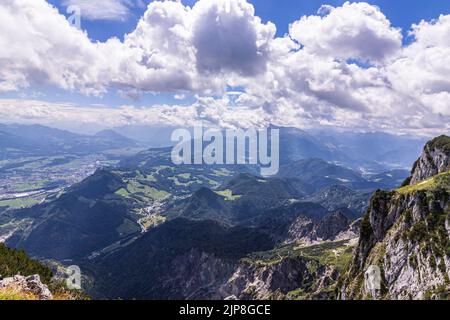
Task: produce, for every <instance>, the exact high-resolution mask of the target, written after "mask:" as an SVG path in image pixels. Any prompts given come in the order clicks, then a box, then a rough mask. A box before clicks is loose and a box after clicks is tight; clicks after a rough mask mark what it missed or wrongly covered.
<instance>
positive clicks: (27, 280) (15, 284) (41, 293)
mask: <svg viewBox="0 0 450 320" xmlns="http://www.w3.org/2000/svg"><path fill="white" fill-rule="evenodd" d="M6 288H14V289H19V290H21V291H23V292H25V293H31V294H34V295H36V296H37V297H39V299H40V300H51V299H52V298H53V296H52V293H51V292H50V290H49V289H48V287H47V286H46V285H45V284H43V283H42V282H41V278H40V277H39V275H37V274H36V275H32V276H28V277H24V276H20V275H16V276H14V277H9V278H5V279H3V280H0V289H6Z"/></svg>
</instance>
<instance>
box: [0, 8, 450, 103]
mask: <svg viewBox="0 0 450 320" xmlns="http://www.w3.org/2000/svg"><path fill="white" fill-rule="evenodd" d="M48 2H49V3H51V4H53V5H54V6H56V7H57V8H58V9H59V11H60V12H61V13H62V14H65V15H67V14H66V6H65V5H64V1H61V0H49V1H48ZM182 2H183V3H184V4H186V5H189V6H193V5H194V4H195V2H196V0H183V1H182ZM249 2H250V3H252V4H253V6H254V7H255V14H256V15H257V16H259V17H260V18H261V19H262V20H263V22H268V21H271V22H273V23H274V24H275V25H276V27H277V36H283V35H284V34H286V33H287V32H288V28H289V24H290V23H292V22H293V21H296V20H298V19H299V18H300V17H302V16H304V15H314V14H317V10H318V9H319V8H320V7H321V6H322V5H324V4H329V5H332V6H340V5H342V4H343V3H345V2H346V1H344V0H327V1H323V0H298V1H297V0H296V1H293V0H250V1H249ZM350 2H358V1H350ZM365 2H367V3H370V4H373V5H376V6H379V7H380V8H381V10H382V12H383V13H384V14H385V15H386V16H387V18H388V19H389V20H390V21H391V22H392V24H393V25H394V26H395V27H398V28H402V33H403V35H404V42H408V41H409V39H408V37H407V33H408V30H409V29H410V27H411V25H412V24H413V23H418V22H420V21H421V20H422V19H424V20H431V19H435V18H438V17H439V15H440V14H447V13H450V1H442V0H427V1H423V0H395V1H393V0H368V1H365ZM129 12H130V14H129V16H128V17H127V18H126V19H124V20H94V21H92V20H86V19H82V28H83V29H84V30H86V31H87V32H88V35H89V37H90V38H91V39H92V40H93V41H106V40H107V39H109V38H111V37H118V38H120V39H123V36H124V35H125V34H127V33H130V32H132V31H133V30H134V29H135V27H136V24H137V23H138V21H139V19H140V17H141V16H142V15H143V13H144V12H145V6H144V7H140V8H139V7H138V6H134V7H132V8H130V9H129ZM36 92H40V93H43V94H44V95H45V98H46V100H47V101H50V102H67V101H70V102H73V103H79V104H83V105H87V104H105V105H108V106H120V105H123V104H138V105H152V104H164V103H168V104H170V103H178V104H180V103H181V104H183V103H184V104H188V103H191V102H192V100H193V98H192V96H188V97H187V99H185V101H182V102H180V101H178V100H175V99H174V98H173V94H170V93H164V94H156V95H154V94H144V95H143V96H142V97H140V99H139V101H133V100H131V99H129V98H122V97H120V96H119V95H118V94H117V92H116V91H115V90H110V91H109V92H108V93H107V94H105V95H104V96H103V97H101V98H96V97H86V96H84V95H81V94H78V93H76V92H66V91H64V90H60V89H57V88H54V87H46V86H34V87H33V88H29V89H25V90H22V91H21V92H18V93H8V94H0V97H3V98H17V97H33V96H34V95H35V93H36Z"/></svg>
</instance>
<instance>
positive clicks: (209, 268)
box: [159, 249, 235, 300]
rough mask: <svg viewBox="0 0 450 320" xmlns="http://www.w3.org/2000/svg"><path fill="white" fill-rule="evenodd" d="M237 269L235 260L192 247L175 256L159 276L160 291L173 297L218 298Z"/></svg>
mask: <svg viewBox="0 0 450 320" xmlns="http://www.w3.org/2000/svg"><path fill="white" fill-rule="evenodd" d="M234 268H235V264H234V263H231V262H229V261H226V260H224V259H220V258H218V257H216V256H215V255H213V254H209V253H206V252H202V251H199V250H197V249H191V250H190V251H189V252H187V253H185V254H183V255H180V256H178V257H176V258H175V259H173V261H172V263H171V265H170V268H169V269H170V270H167V271H168V273H167V275H166V276H164V277H163V278H162V279H160V283H161V288H160V289H159V290H162V291H163V292H165V294H166V296H167V298H171V299H188V300H195V299H217V298H219V297H218V294H217V292H218V288H219V287H220V286H221V285H222V284H223V283H224V282H226V281H227V279H228V278H229V277H230V275H231V274H232V273H233V270H234Z"/></svg>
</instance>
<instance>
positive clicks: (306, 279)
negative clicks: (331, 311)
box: [219, 257, 337, 300]
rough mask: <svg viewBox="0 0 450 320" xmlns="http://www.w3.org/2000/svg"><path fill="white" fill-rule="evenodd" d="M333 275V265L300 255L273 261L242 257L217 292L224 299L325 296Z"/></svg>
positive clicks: (332, 281)
mask: <svg viewBox="0 0 450 320" xmlns="http://www.w3.org/2000/svg"><path fill="white" fill-rule="evenodd" d="M336 278H337V271H336V270H335V269H333V268H330V267H326V266H322V265H319V264H318V263H317V262H316V261H314V260H308V259H304V258H301V257H296V258H283V259H280V260H279V261H276V262H273V263H258V262H252V261H242V262H241V263H240V264H239V266H238V267H237V268H236V271H235V272H234V273H233V275H232V276H231V277H230V279H229V280H228V281H227V282H226V283H225V284H224V285H223V286H221V288H220V289H219V293H220V298H221V299H226V300H261V299H289V298H300V296H298V295H299V294H301V295H302V296H303V297H304V296H308V298H310V299H314V298H316V299H327V298H330V297H329V296H325V295H326V293H327V288H329V287H330V286H331V285H332V284H333V283H334V282H335V280H336ZM328 294H330V292H328Z"/></svg>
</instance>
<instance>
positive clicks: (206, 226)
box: [0, 129, 448, 300]
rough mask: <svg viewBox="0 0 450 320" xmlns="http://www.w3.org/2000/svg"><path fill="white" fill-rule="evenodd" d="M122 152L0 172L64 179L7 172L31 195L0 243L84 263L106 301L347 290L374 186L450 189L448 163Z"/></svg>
mask: <svg viewBox="0 0 450 320" xmlns="http://www.w3.org/2000/svg"><path fill="white" fill-rule="evenodd" d="M288 132H289V135H290V136H289V137H290V139H293V141H294V143H296V142H295V138H293V137H292V133H293V132H292V130H291V129H290V130H288ZM109 134H111V133H109ZM294 136H295V135H294ZM290 139H288V140H286V136H281V141H285V143H287V142H286V141H290ZM439 146H440V144H439ZM115 150H116V152H112V150H104V151H102V152H100V153H99V155H72V156H68V155H66V156H65V157H66V158H64V157H61V156H52V157H49V158H47V159H45V158H44V159H43V157H40V158H36V159H35V160H33V159H32V158H29V160H26V161H22V160H21V161H19V162H18V163H19V165H16V166H15V167H14V169H12V168H8V167H7V166H6V167H3V171H2V172H5V173H6V174H9V176H8V177H12V176H13V175H17V176H21V177H23V179H24V180H25V172H33V174H32V175H31V176H32V177H34V176H36V179H37V180H36V181H38V180H39V178H38V177H39V176H40V175H41V174H42V175H44V174H47V176H46V179H50V178H49V177H51V179H50V180H51V181H56V178H57V177H59V178H60V180H59V183H60V185H56V184H55V185H54V187H53V188H52V187H51V186H52V185H51V184H45V183H44V182H43V181H45V180H43V181H42V180H41V182H40V183H35V184H33V183H34V182H33V181H34V180H33V179H28V184H26V183H24V182H21V180H20V179H18V180H13V179H12V180H10V182H11V183H9V184H8V186H7V187H6V188H4V193H3V197H6V195H7V194H12V195H14V196H15V197H14V196H12V200H14V201H18V203H19V202H20V201H25V200H23V199H27V198H31V199H35V202H25V203H23V204H17V205H15V203H9V205H5V206H4V209H3V212H2V213H1V214H0V239H1V241H2V242H5V244H6V245H7V246H8V247H12V248H20V249H24V250H25V251H26V252H27V253H28V254H29V255H31V256H32V257H34V258H38V259H40V260H41V261H53V262H57V263H58V264H62V265H69V264H76V265H79V266H80V268H81V270H82V271H83V275H84V276H85V277H86V279H89V280H88V281H86V283H85V286H84V287H83V289H84V290H85V292H87V293H88V294H89V295H91V296H92V297H94V298H102V299H103V298H107V299H116V298H124V299H300V300H303V299H338V298H345V297H348V296H347V295H345V296H344V294H343V293H342V286H343V284H345V283H347V282H348V281H353V280H347V279H349V277H350V275H353V274H356V271H349V268H352V269H350V270H354V268H355V267H354V265H355V259H357V258H356V257H355V256H354V252H357V250H360V249H358V248H359V247H360V246H361V242H362V241H363V240H364V239H366V237H367V236H366V232H367V231H366V229H367V217H366V215H365V214H366V212H367V210H369V211H370V210H371V208H372V206H373V202H374V197H375V198H376V197H377V194H379V193H380V192H381V191H376V190H380V189H385V190H386V189H387V190H396V191H392V192H397V193H399V194H407V193H410V192H415V191H420V190H428V189H429V188H431V186H438V187H437V188H440V186H448V181H447V179H446V172H445V170H444V172H442V173H438V174H437V175H436V176H434V175H435V174H431V173H430V174H429V175H430V177H429V178H428V179H426V180H424V181H420V182H419V183H418V184H417V185H416V184H414V185H411V186H409V185H407V183H408V179H411V178H408V176H409V172H407V171H404V170H399V169H394V170H392V169H390V168H389V167H384V168H383V169H382V170H380V171H379V172H376V173H368V172H360V171H357V170H355V169H352V168H351V167H349V166H342V165H339V164H337V162H336V161H334V162H333V161H330V160H328V161H327V160H323V159H320V158H314V157H313V158H296V157H295V156H294V155H295V154H297V153H296V152H298V149H296V151H295V153H294V155H292V154H291V153H288V157H290V158H291V159H292V160H291V161H289V162H284V163H283V165H282V166H281V168H280V172H279V173H278V175H276V176H272V177H262V176H259V174H258V172H259V171H258V168H257V167H256V166H253V165H175V164H173V163H172V161H171V158H170V151H171V148H150V149H143V150H138V151H137V152H132V151H133V150H135V149H129V148H126V149H115ZM286 150H289V148H287V149H286ZM444 157H447V155H445V156H444ZM427 159H428V158H427V157H425V158H424V161H426V160H427ZM27 161H29V162H27ZM24 162H25V164H23V165H20V163H24ZM22 166H23V168H22ZM417 166H418V164H416V165H415V167H417ZM422 171H423V170H422ZM59 174H60V176H59ZM421 174H422V176H423V175H426V173H421ZM413 176H414V174H413ZM8 177H5V179H6V180H5V181H8V179H11V178H8ZM63 178H64V179H63ZM406 178H408V179H406ZM53 179H55V180H53ZM405 180H406V181H405ZM17 181H20V182H17ZM402 185H403V187H401V186H402ZM434 188H435V187H434ZM375 191H376V192H375ZM374 192H375V195H374V196H373V194H374ZM386 192H391V191H386ZM446 192H448V191H446ZM2 199H5V200H2V201H8V199H7V198H2ZM6 203H7V202H6ZM361 235H362V238H361ZM371 241H372V240H371ZM444 246H445V245H444ZM349 272H351V273H349ZM355 297H357V298H358V297H360V296H355Z"/></svg>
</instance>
